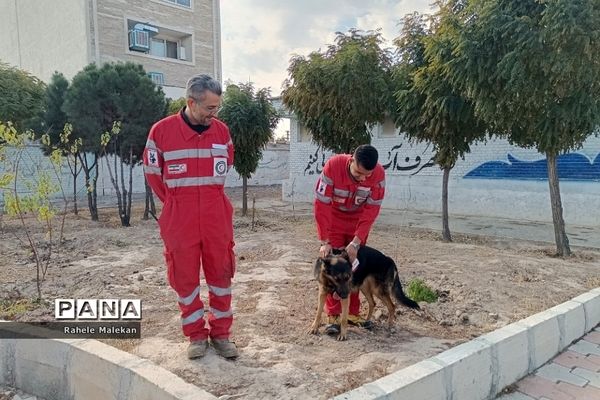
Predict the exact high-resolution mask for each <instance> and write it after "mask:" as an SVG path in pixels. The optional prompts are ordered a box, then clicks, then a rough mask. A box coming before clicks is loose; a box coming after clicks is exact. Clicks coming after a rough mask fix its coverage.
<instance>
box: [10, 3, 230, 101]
mask: <svg viewBox="0 0 600 400" xmlns="http://www.w3.org/2000/svg"><path fill="white" fill-rule="evenodd" d="M219 12H220V8H219V0H127V1H125V0H52V1H40V0H0V38H2V40H0V61H2V62H5V63H8V64H10V65H13V66H16V67H18V68H20V69H23V70H26V71H28V72H30V73H31V74H33V75H35V76H37V77H38V78H40V79H42V80H43V81H45V82H48V81H49V80H50V77H51V76H52V74H53V73H54V72H55V71H58V72H62V73H63V74H64V75H65V76H66V77H67V79H69V80H70V79H71V78H72V77H73V76H74V75H75V74H76V73H77V72H79V71H80V70H81V69H83V67H85V66H86V65H87V64H90V63H96V64H98V65H101V64H103V63H105V62H115V61H131V62H134V63H139V64H142V65H143V66H144V68H145V70H146V71H147V72H148V74H149V75H150V77H151V78H152V79H153V80H154V82H155V83H157V84H159V85H161V86H162V87H163V90H164V91H165V94H166V95H167V97H171V98H178V97H181V96H183V95H184V93H185V83H186V81H187V79H188V78H189V77H190V76H192V75H194V74H199V73H206V74H209V75H211V76H213V77H214V78H215V79H217V80H221V79H222V76H221V71H222V67H221V44H220V43H221V36H220V32H221V26H220V15H219Z"/></svg>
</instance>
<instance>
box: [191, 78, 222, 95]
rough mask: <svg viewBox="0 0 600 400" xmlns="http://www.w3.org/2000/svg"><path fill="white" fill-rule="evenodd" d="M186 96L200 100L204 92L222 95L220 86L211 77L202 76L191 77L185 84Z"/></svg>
mask: <svg viewBox="0 0 600 400" xmlns="http://www.w3.org/2000/svg"><path fill="white" fill-rule="evenodd" d="M185 89H186V93H185V94H186V96H187V97H188V98H192V99H195V100H201V99H202V96H204V93H205V92H207V91H208V92H212V93H214V94H216V95H217V96H220V95H221V93H222V89H221V84H220V83H219V81H217V80H216V79H213V78H212V77H211V76H209V75H206V74H202V75H194V76H192V77H191V78H190V79H189V80H188V81H187V84H186V88H185Z"/></svg>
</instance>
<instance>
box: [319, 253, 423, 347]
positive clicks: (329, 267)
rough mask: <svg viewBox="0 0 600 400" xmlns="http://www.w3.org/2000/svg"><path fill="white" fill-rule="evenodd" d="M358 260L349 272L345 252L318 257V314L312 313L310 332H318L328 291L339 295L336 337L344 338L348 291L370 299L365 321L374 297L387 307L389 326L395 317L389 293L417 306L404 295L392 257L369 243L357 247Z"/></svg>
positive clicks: (348, 263)
mask: <svg viewBox="0 0 600 400" xmlns="http://www.w3.org/2000/svg"><path fill="white" fill-rule="evenodd" d="M357 259H358V261H359V264H358V266H357V267H356V269H355V270H354V271H352V265H351V264H350V261H349V259H348V254H347V253H346V252H345V251H342V252H341V253H339V254H333V255H329V256H327V257H325V258H321V257H319V258H318V259H317V262H316V263H315V268H314V274H315V278H316V279H317V281H318V282H319V297H318V306H317V315H315V320H314V321H313V323H312V325H311V327H310V329H309V331H308V332H309V333H312V334H317V333H318V332H319V326H320V325H321V315H322V313H323V306H324V304H325V298H326V297H327V294H334V293H335V294H337V295H338V296H339V297H340V298H341V303H342V316H341V321H340V334H339V335H338V337H337V340H346V336H347V330H348V310H349V307H350V299H349V295H350V293H351V292H356V291H358V290H360V291H361V292H362V293H363V294H364V295H365V297H366V298H367V301H368V302H369V313H368V315H367V320H369V319H371V316H372V315H373V310H374V308H375V299H374V298H373V296H375V297H378V298H379V299H381V301H383V303H384V304H385V306H386V307H387V309H388V324H389V326H392V324H393V323H394V320H395V318H396V307H395V306H394V303H393V302H392V298H391V296H390V293H393V294H394V297H395V298H396V300H397V301H398V302H400V303H402V304H404V305H405V306H407V307H410V308H419V305H418V304H417V303H416V302H414V301H413V300H411V299H409V298H408V297H406V296H405V295H404V292H403V291H402V285H401V284H400V279H398V269H397V268H396V264H395V263H394V260H392V259H391V258H390V257H388V256H386V255H385V254H383V253H382V252H380V251H379V250H375V249H374V248H372V247H368V246H361V247H360V249H359V250H358V256H357Z"/></svg>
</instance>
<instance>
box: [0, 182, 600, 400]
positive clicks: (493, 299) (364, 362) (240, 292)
mask: <svg viewBox="0 0 600 400" xmlns="http://www.w3.org/2000/svg"><path fill="white" fill-rule="evenodd" d="M253 191H254V192H255V193H256V195H257V196H258V197H259V198H260V197H263V198H268V197H273V198H275V197H277V196H278V195H279V194H278V191H277V190H276V189H274V188H262V189H253ZM230 193H231V195H232V197H233V198H234V199H235V198H239V196H240V191H239V190H232V191H230ZM140 215H141V209H139V208H137V209H136V215H135V216H134V218H133V224H134V227H132V228H120V227H119V226H118V218H117V216H116V213H115V212H109V210H102V211H101V222H100V223H92V222H91V221H89V220H88V218H87V217H85V216H84V217H79V218H73V217H69V218H68V219H67V222H66V224H67V225H66V232H67V233H66V239H67V240H66V243H65V248H64V249H63V250H62V253H61V256H60V257H59V259H57V261H56V265H54V266H53V267H52V268H51V270H50V271H49V273H48V277H47V281H46V282H45V284H44V293H45V297H46V299H48V300H49V302H48V303H47V304H44V305H42V306H38V307H36V308H33V309H28V308H30V307H28V306H27V304H28V303H27V301H26V299H28V298H31V297H33V296H34V295H35V284H34V281H33V278H34V272H35V269H34V267H33V264H32V263H31V261H30V257H29V255H28V253H27V249H26V248H25V247H23V246H21V245H19V243H18V241H16V240H15V234H17V235H18V234H19V229H18V227H17V225H16V224H15V222H14V221H7V220H6V219H5V220H4V221H3V227H2V231H1V232H0V251H1V254H2V259H1V260H0V268H2V271H4V273H3V274H1V276H0V293H2V295H0V296H1V297H0V301H1V303H0V318H2V317H7V309H10V310H12V311H15V309H17V310H19V312H17V315H16V316H15V318H16V319H19V320H50V319H53V310H52V304H51V303H50V301H51V300H53V299H54V298H58V297H66V298H119V297H128V298H131V297H135V298H141V299H142V300H143V311H144V319H143V338H142V340H139V341H135V340H130V341H116V340H114V341H109V342H110V344H112V345H114V346H116V347H119V348H121V349H123V350H126V351H129V352H131V353H134V354H137V355H139V356H141V357H145V358H148V359H150V360H152V361H154V362H155V363H157V364H158V365H160V366H162V367H164V368H166V369H168V370H170V371H172V372H174V373H176V374H177V375H179V376H181V377H182V378H183V379H185V380H186V381H188V382H191V383H194V384H196V385H198V386H201V387H202V388H203V389H205V390H207V391H209V392H210V393H213V394H214V395H216V396H222V395H239V397H238V396H236V398H242V399H244V398H247V399H324V398H328V397H330V396H333V395H336V394H339V393H342V392H344V391H347V390H349V389H351V388H354V387H357V386H360V385H361V384H363V383H366V382H369V381H372V380H374V379H376V378H379V377H381V376H384V375H386V374H389V373H391V372H393V371H396V370H398V369H401V368H403V367H405V366H408V365H410V364H413V363H415V362H417V361H420V360H422V359H424V358H427V357H430V356H432V355H434V354H437V353H439V352H441V351H443V350H445V349H447V348H449V347H452V346H454V345H455V344H457V343H460V342H463V341H466V340H469V339H471V338H472V337H475V336H478V335H480V334H482V333H485V332H489V331H491V330H494V329H496V328H498V327H501V326H503V325H506V324H507V323H510V322H512V321H515V320H518V319H521V318H523V317H525V316H528V315H531V314H533V313H536V312H538V311H541V310H544V309H546V308H548V307H550V306H553V305H556V304H558V303H561V302H563V301H566V300H568V299H570V298H572V297H574V296H576V295H578V294H580V293H582V292H584V291H586V290H589V289H590V288H592V287H596V286H598V284H599V283H600V272H599V270H598V265H599V264H600V252H594V251H578V252H577V253H576V255H575V257H573V258H570V259H566V260H565V259H560V258H553V257H551V256H549V254H551V252H552V248H551V247H550V246H540V245H539V244H535V243H530V242H517V241H510V240H498V239H494V238H486V237H475V236H465V235H454V236H455V242H454V243H450V244H446V243H442V242H441V241H440V240H439V235H438V234H437V233H432V232H428V231H422V230H413V229H408V228H404V229H402V230H399V229H397V227H394V226H384V225H378V226H376V228H375V229H374V231H373V232H372V234H371V236H370V239H369V240H370V244H371V245H372V246H374V247H376V248H378V249H380V250H382V251H383V252H385V253H386V254H388V255H389V256H391V257H393V258H394V259H395V260H396V263H397V264H398V266H399V272H400V276H401V279H402V280H403V282H407V281H409V280H411V279H413V278H421V279H423V280H424V281H425V282H426V283H427V284H428V285H430V286H431V287H432V288H433V289H435V290H437V291H438V293H439V294H440V295H441V297H440V301H439V302H437V303H435V304H429V305H424V309H425V311H424V312H422V313H418V314H417V313H415V312H412V311H408V310H407V309H405V308H401V309H400V310H399V315H398V322H397V324H396V326H395V327H394V328H393V329H391V330H390V329H388V328H387V327H386V326H385V324H384V321H385V318H386V316H385V313H386V311H385V310H384V309H383V308H382V307H380V306H378V311H376V314H375V316H376V321H377V325H376V327H375V329H374V330H373V331H372V332H365V331H362V330H358V329H352V330H351V332H350V335H349V340H348V341H346V342H337V341H336V340H334V339H333V338H331V337H328V336H326V335H320V336H314V335H307V334H305V331H306V330H307V328H308V326H309V325H310V322H311V319H312V317H313V315H314V310H315V307H316V295H317V286H316V283H315V282H314V280H313V279H312V266H313V262H314V259H315V256H316V252H317V247H316V246H317V243H316V240H315V233H314V231H315V229H314V225H313V221H312V219H311V218H310V217H309V216H297V217H296V218H293V217H292V216H290V215H285V214H282V213H276V212H267V211H264V210H258V213H257V218H256V226H255V230H254V231H253V230H251V229H250V225H251V220H250V219H249V218H242V217H239V216H236V220H235V231H236V243H237V246H236V251H237V256H238V267H237V274H236V277H235V282H234V313H235V318H236V320H235V323H234V337H233V339H234V340H235V342H236V343H237V345H238V346H239V348H240V350H241V357H240V358H239V359H238V360H237V361H236V362H230V361H225V360H223V359H221V358H219V357H218V356H216V355H215V354H214V353H213V352H212V351H211V352H209V354H208V355H207V356H206V357H205V358H203V359H201V360H199V361H189V360H187V359H186V358H185V349H186V346H187V343H186V342H185V340H184V337H183V336H182V334H181V332H180V323H179V312H178V308H177V304H176V301H175V295H174V293H173V291H172V290H171V289H170V287H169V286H168V284H167V282H166V276H165V270H164V265H163V258H162V242H161V240H160V237H159V235H158V229H157V225H156V223H155V222H154V221H153V220H151V221H140V220H139V216H140ZM202 295H203V298H205V296H206V292H205V291H203V292H202ZM21 303H23V304H25V305H23V306H22V309H18V307H16V306H15V305H16V304H21ZM10 305H12V307H10ZM3 314H4V315H3Z"/></svg>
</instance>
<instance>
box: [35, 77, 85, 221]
mask: <svg viewBox="0 0 600 400" xmlns="http://www.w3.org/2000/svg"><path fill="white" fill-rule="evenodd" d="M68 88H69V81H68V80H67V78H65V76H64V75H63V74H62V73H60V72H55V73H54V74H53V75H52V78H51V79H50V83H49V84H48V86H47V87H46V94H45V98H46V108H45V110H44V113H43V115H42V126H43V130H44V131H45V133H46V134H47V135H48V137H49V138H50V146H44V147H43V150H44V153H46V154H49V153H50V152H52V151H53V150H54V148H55V147H57V148H59V149H61V150H62V151H63V156H64V158H65V161H66V164H67V166H68V167H69V171H70V173H71V176H72V178H73V212H74V213H75V215H77V214H78V213H79V210H78V207H77V177H78V176H79V174H80V173H81V171H82V167H81V164H79V148H80V147H81V142H82V140H81V138H75V135H72V126H71V125H70V124H69V122H68V119H67V114H66V113H65V112H64V110H63V104H64V102H65V97H66V95H67V90H68Z"/></svg>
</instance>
